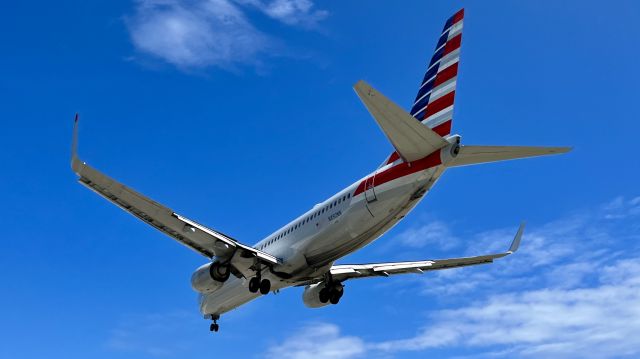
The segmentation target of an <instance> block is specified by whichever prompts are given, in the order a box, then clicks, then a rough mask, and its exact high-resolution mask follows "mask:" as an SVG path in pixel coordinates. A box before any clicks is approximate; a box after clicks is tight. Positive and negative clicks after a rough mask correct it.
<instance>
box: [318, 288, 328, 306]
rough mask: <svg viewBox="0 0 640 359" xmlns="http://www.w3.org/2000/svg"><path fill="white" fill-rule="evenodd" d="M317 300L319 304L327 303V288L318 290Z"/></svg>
mask: <svg viewBox="0 0 640 359" xmlns="http://www.w3.org/2000/svg"><path fill="white" fill-rule="evenodd" d="M318 299H320V303H326V302H328V301H329V290H328V289H327V288H322V289H320V293H319V294H318Z"/></svg>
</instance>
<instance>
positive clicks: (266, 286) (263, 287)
mask: <svg viewBox="0 0 640 359" xmlns="http://www.w3.org/2000/svg"><path fill="white" fill-rule="evenodd" d="M269 291H271V281H269V280H268V279H263V280H262V281H261V282H260V294H262V295H265V294H269Z"/></svg>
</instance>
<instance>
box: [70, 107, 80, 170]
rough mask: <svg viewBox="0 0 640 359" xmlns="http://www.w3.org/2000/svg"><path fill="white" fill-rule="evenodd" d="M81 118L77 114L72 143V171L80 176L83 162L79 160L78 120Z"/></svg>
mask: <svg viewBox="0 0 640 359" xmlns="http://www.w3.org/2000/svg"><path fill="white" fill-rule="evenodd" d="M79 119H80V116H79V115H78V113H77V112H76V116H75V119H74V122H73V140H72V142H71V169H72V170H73V172H75V173H76V174H79V172H80V167H81V165H82V161H80V159H79V158H78V120H79Z"/></svg>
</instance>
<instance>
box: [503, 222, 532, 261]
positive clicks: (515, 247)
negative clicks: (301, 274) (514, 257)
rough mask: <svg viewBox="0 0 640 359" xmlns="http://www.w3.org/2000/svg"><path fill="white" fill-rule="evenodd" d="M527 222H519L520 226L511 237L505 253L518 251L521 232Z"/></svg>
mask: <svg viewBox="0 0 640 359" xmlns="http://www.w3.org/2000/svg"><path fill="white" fill-rule="evenodd" d="M526 225H527V222H524V221H523V222H522V223H520V227H519V228H518V232H516V235H515V237H513V241H512V242H511V246H510V247H509V250H508V251H507V253H509V254H512V253H515V252H517V251H518V248H520V241H521V240H522V234H523V233H524V228H525V227H526Z"/></svg>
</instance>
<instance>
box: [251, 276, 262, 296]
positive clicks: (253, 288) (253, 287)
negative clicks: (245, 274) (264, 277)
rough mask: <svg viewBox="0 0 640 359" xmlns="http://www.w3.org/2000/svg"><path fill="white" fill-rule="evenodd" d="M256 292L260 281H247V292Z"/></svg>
mask: <svg viewBox="0 0 640 359" xmlns="http://www.w3.org/2000/svg"><path fill="white" fill-rule="evenodd" d="M258 290H260V279H258V277H253V278H251V279H250V280H249V292H251V293H256V292H257V291H258Z"/></svg>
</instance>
